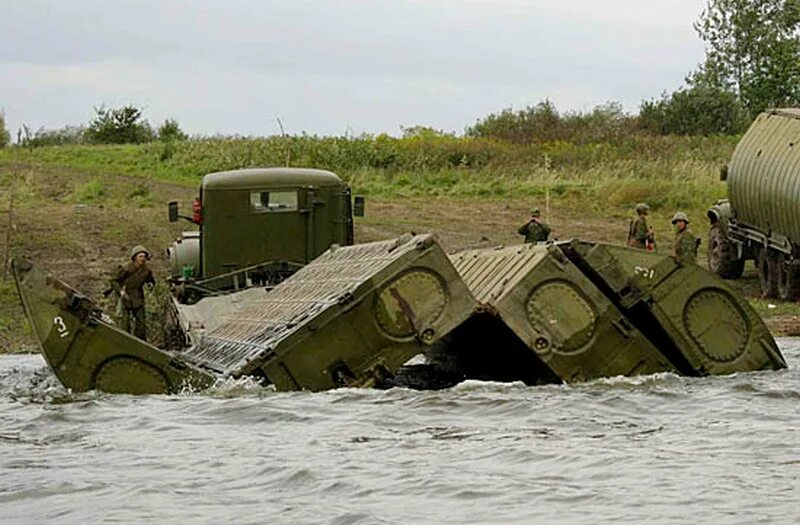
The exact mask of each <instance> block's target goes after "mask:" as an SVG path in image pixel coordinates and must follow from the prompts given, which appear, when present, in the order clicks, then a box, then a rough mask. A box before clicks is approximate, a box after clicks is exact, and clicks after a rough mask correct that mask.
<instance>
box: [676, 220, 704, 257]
mask: <svg viewBox="0 0 800 525" xmlns="http://www.w3.org/2000/svg"><path fill="white" fill-rule="evenodd" d="M672 224H673V225H674V226H675V260H676V261H677V262H692V263H693V262H696V261H697V247H698V246H700V239H698V238H697V237H695V236H694V234H693V233H692V230H690V229H689V228H688V225H689V218H688V217H687V216H686V214H685V213H683V212H682V211H679V212H678V213H676V214H675V215H674V216H673V217H672Z"/></svg>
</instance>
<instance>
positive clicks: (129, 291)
mask: <svg viewBox="0 0 800 525" xmlns="http://www.w3.org/2000/svg"><path fill="white" fill-rule="evenodd" d="M148 260H150V252H148V251H147V249H145V247H144V246H135V247H134V248H133V249H132V250H131V261H130V262H129V263H128V264H126V265H125V266H122V265H120V266H118V267H117V270H116V272H115V273H114V276H113V277H112V279H111V286H112V287H113V288H114V290H115V291H117V292H118V293H119V305H118V313H119V314H121V317H122V329H123V330H125V331H126V332H128V333H133V335H135V336H136V337H138V338H139V339H141V340H143V341H146V340H147V321H146V320H145V309H144V285H145V284H147V283H149V284H151V285H153V284H155V282H156V280H155V278H153V272H152V271H151V270H150V266H148V264H147V261H148ZM120 310H121V311H120ZM131 318H133V332H131Z"/></svg>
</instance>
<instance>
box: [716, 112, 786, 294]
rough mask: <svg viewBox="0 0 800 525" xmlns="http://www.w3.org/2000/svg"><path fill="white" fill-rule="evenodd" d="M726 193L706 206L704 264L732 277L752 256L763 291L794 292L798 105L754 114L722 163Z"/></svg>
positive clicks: (721, 274) (736, 276) (740, 273)
mask: <svg viewBox="0 0 800 525" xmlns="http://www.w3.org/2000/svg"><path fill="white" fill-rule="evenodd" d="M720 178H721V180H723V181H727V186H728V198H727V199H722V200H718V201H717V202H715V203H714V205H713V206H712V207H711V208H710V209H709V210H708V219H709V221H710V224H711V228H710V231H709V234H708V267H709V270H711V271H712V272H714V273H716V274H717V275H719V276H721V277H723V278H725V279H737V278H739V277H741V275H742V273H743V271H744V264H745V261H748V260H752V261H754V263H755V266H756V269H757V271H758V276H759V280H760V282H761V291H762V294H763V295H764V296H765V297H779V298H780V299H783V300H787V301H788V300H794V299H797V298H798V295H799V294H800V109H797V108H794V109H776V110H771V111H767V112H765V113H762V114H761V115H759V116H758V117H757V118H756V119H755V121H754V122H753V124H752V125H751V126H750V128H749V129H748V130H747V132H746V133H745V134H744V136H743V137H742V139H741V141H739V143H738V144H737V146H736V149H735V150H734V152H733V156H732V157H731V161H730V163H729V164H728V165H727V166H725V167H723V169H722V171H721V177H720Z"/></svg>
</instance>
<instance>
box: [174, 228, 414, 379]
mask: <svg viewBox="0 0 800 525" xmlns="http://www.w3.org/2000/svg"><path fill="white" fill-rule="evenodd" d="M419 237H429V236H419ZM415 239H416V238H412V237H411V236H406V237H401V238H400V239H395V240H391V241H381V242H375V243H369V244H361V245H356V246H348V247H344V248H332V249H331V250H329V251H327V252H325V253H324V254H322V255H321V256H320V257H319V258H317V259H315V260H314V261H313V262H312V263H311V264H309V265H308V266H306V267H304V268H303V269H302V270H300V271H299V272H297V273H296V274H294V275H293V276H292V277H290V278H289V279H287V280H286V281H284V282H283V283H281V284H280V285H278V286H277V287H276V288H274V289H273V290H272V291H270V292H269V293H268V294H261V295H260V296H253V297H250V298H245V299H244V300H243V301H242V302H241V303H239V305H238V306H237V308H236V310H235V312H233V313H231V314H229V315H227V316H226V317H225V319H224V321H223V322H222V323H220V324H219V325H218V326H217V327H216V328H214V329H213V330H210V331H208V332H207V333H206V334H205V335H203V336H202V337H201V340H200V343H199V344H198V345H196V346H195V347H193V348H191V349H190V350H188V351H187V352H186V353H184V354H183V355H184V358H185V359H186V360H188V361H190V362H192V363H195V364H198V365H200V366H203V367H204V368H208V369H211V370H214V371H216V372H218V373H221V374H226V375H228V374H234V375H235V374H236V372H237V371H238V370H241V369H242V368H243V367H245V366H246V365H247V364H249V363H251V362H253V361H254V360H262V361H263V360H266V359H268V358H269V357H270V355H271V354H272V353H273V352H274V350H275V348H276V347H277V346H278V345H279V344H280V342H281V341H282V340H284V339H285V338H286V337H288V336H289V335H290V334H292V333H294V332H296V331H297V330H298V329H299V328H300V327H302V326H305V325H306V324H308V323H310V322H312V321H313V320H314V319H315V318H317V317H318V316H319V315H320V314H321V313H322V312H324V311H325V310H326V309H328V308H331V307H332V306H335V305H338V304H340V303H345V302H349V301H350V300H352V299H353V294H354V293H355V292H356V289H357V288H358V287H359V286H360V285H362V284H364V283H365V282H367V281H368V280H369V279H370V278H371V277H373V276H374V275H375V274H377V273H378V272H380V271H381V270H383V269H385V268H386V267H388V266H389V265H390V264H391V263H392V262H393V261H395V260H397V259H398V258H400V257H401V256H402V255H404V254H405V253H407V252H409V251H411V250H413V249H415V248H416V242H414V241H415ZM404 241H405V242H404Z"/></svg>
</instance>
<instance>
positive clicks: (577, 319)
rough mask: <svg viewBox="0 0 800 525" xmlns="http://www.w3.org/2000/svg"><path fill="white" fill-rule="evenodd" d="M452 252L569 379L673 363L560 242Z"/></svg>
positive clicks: (473, 284) (478, 293) (467, 275)
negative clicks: (606, 294)
mask: <svg viewBox="0 0 800 525" xmlns="http://www.w3.org/2000/svg"><path fill="white" fill-rule="evenodd" d="M452 260H453V263H454V265H455V267H456V269H457V270H458V271H459V273H460V274H461V276H462V277H463V278H464V281H465V282H466V283H467V286H468V287H469V288H470V290H471V291H472V293H473V294H474V295H475V298H476V299H477V300H478V301H479V302H480V303H481V304H483V305H484V307H486V308H487V310H488V311H490V312H492V313H494V314H495V315H497V316H499V317H500V318H501V319H502V320H503V321H504V322H505V324H506V325H507V326H508V327H509V328H511V330H513V331H514V333H515V334H516V335H517V336H518V337H519V338H520V339H521V340H522V341H523V342H524V343H525V344H526V345H527V346H528V348H529V349H530V350H531V351H532V352H534V353H535V354H537V356H538V357H539V358H540V360H541V361H542V362H544V363H545V364H546V365H547V366H548V367H549V368H550V370H551V371H552V372H553V373H554V374H555V375H556V376H558V377H559V378H560V379H561V380H562V381H565V382H575V381H585V380H588V379H594V378H599V377H609V376H615V375H637V374H652V373H655V372H664V371H673V370H674V368H673V367H672V365H671V364H670V363H669V361H668V360H667V359H666V358H665V357H664V356H663V355H661V354H660V353H659V352H658V350H657V349H656V348H655V347H654V345H653V344H652V343H651V342H650V341H648V340H647V338H646V337H645V336H644V335H642V333H641V332H640V331H639V330H637V329H636V328H635V327H634V326H633V325H632V324H631V323H630V321H629V320H628V319H627V318H626V316H625V314H623V313H622V312H621V311H620V310H619V309H618V308H617V307H616V306H615V305H614V304H613V303H612V302H611V300H609V298H607V297H606V296H605V295H603V293H602V292H601V291H600V290H598V288H597V286H595V285H594V284H593V283H592V282H591V281H590V280H589V278H587V277H586V275H584V274H583V272H581V270H580V269H578V268H577V267H576V266H575V265H574V264H573V263H571V262H570V261H569V260H568V259H567V257H566V256H565V255H564V253H563V252H562V251H561V249H559V248H558V247H557V246H556V245H554V244H547V245H545V244H536V245H534V244H525V245H521V246H511V247H507V248H499V249H494V250H474V251H468V252H462V253H458V254H455V255H453V256H452Z"/></svg>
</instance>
